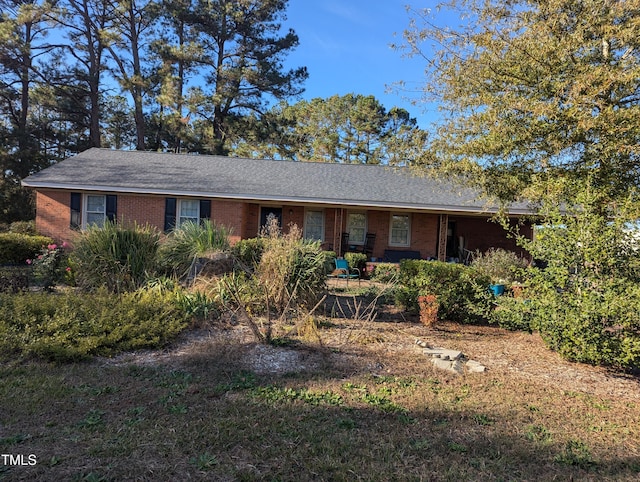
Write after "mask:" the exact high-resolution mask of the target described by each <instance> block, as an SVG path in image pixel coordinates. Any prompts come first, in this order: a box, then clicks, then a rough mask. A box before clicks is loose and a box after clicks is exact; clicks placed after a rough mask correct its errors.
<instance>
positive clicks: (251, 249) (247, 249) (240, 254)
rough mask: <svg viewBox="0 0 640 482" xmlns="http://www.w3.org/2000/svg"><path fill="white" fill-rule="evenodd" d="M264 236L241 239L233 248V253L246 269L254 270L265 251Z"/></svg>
mask: <svg viewBox="0 0 640 482" xmlns="http://www.w3.org/2000/svg"><path fill="white" fill-rule="evenodd" d="M264 244H265V243H264V238H250V239H241V240H240V241H238V242H237V243H236V244H234V245H233V247H232V248H231V254H232V255H233V257H234V258H235V259H236V261H237V262H238V263H239V264H240V265H241V267H242V268H244V269H249V270H251V271H254V270H255V269H256V268H257V267H258V264H260V260H261V259H262V253H263V252H264Z"/></svg>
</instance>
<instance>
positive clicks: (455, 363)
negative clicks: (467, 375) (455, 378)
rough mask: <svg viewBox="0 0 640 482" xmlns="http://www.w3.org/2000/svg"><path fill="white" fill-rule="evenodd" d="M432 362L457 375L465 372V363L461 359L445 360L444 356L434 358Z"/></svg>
mask: <svg viewBox="0 0 640 482" xmlns="http://www.w3.org/2000/svg"><path fill="white" fill-rule="evenodd" d="M431 363H433V366H435V367H436V368H440V369H441V370H446V371H448V372H451V373H455V374H456V375H461V374H462V373H463V372H464V363H463V362H462V361H460V360H444V359H442V358H432V359H431Z"/></svg>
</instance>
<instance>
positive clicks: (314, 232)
mask: <svg viewBox="0 0 640 482" xmlns="http://www.w3.org/2000/svg"><path fill="white" fill-rule="evenodd" d="M323 219H324V216H323V215H322V211H307V212H306V214H305V219H304V237H305V238H306V239H314V240H320V241H322V239H323V235H322V228H323V224H324V223H323Z"/></svg>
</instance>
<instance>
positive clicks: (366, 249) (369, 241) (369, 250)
mask: <svg viewBox="0 0 640 482" xmlns="http://www.w3.org/2000/svg"><path fill="white" fill-rule="evenodd" d="M375 244H376V234H375V233H367V236H366V238H365V241H364V245H363V246H362V252H363V253H364V254H366V255H367V259H370V258H371V255H372V254H373V246H374V245H375Z"/></svg>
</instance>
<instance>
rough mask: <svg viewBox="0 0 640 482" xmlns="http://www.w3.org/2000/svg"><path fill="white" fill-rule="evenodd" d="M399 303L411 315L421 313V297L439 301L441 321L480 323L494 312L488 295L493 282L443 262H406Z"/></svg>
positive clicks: (466, 267)
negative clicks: (419, 311) (413, 312)
mask: <svg viewBox="0 0 640 482" xmlns="http://www.w3.org/2000/svg"><path fill="white" fill-rule="evenodd" d="M399 281H400V283H401V284H402V285H403V288H402V289H400V290H398V294H397V301H398V303H399V304H401V305H402V306H404V307H406V308H407V309H408V310H409V311H417V298H418V296H419V295H420V294H425V293H429V294H434V295H436V296H437V298H438V303H439V306H438V317H439V318H441V319H446V320H451V321H458V322H461V323H477V322H481V321H483V320H484V319H485V317H486V316H487V314H488V312H489V311H490V309H491V297H490V295H489V293H488V291H487V286H488V285H489V279H488V278H487V277H486V276H485V275H483V274H481V273H479V272H478V271H476V270H475V269H473V268H471V267H468V266H464V265H461V264H454V263H444V262H440V261H425V260H409V259H406V260H402V261H401V262H400V279H399Z"/></svg>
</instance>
